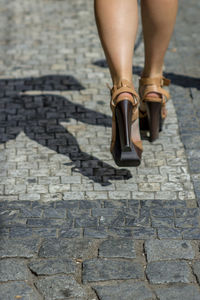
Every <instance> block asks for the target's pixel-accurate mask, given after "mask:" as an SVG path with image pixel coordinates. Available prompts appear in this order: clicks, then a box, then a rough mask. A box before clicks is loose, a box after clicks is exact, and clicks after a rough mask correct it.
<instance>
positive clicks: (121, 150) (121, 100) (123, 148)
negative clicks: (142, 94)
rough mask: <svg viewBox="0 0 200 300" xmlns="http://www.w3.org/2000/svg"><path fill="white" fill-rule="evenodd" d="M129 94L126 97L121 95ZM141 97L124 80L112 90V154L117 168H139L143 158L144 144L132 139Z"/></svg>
mask: <svg viewBox="0 0 200 300" xmlns="http://www.w3.org/2000/svg"><path fill="white" fill-rule="evenodd" d="M124 92H126V93H129V94H128V96H126V97H124V96H123V95H120V94H121V93H124ZM138 103H139V97H138V95H137V93H136V92H135V90H134V88H133V85H132V84H131V83H129V82H128V81H127V80H125V79H124V80H122V81H121V82H120V83H119V85H118V86H114V87H113V88H112V89H111V102H110V105H111V109H112V113H113V116H112V141H111V146H110V152H111V154H112V156H113V159H114V161H115V163H116V165H117V166H120V167H137V166H139V165H140V162H141V156H142V150H143V149H142V142H141V140H140V141H135V140H133V139H132V138H131V126H132V124H133V122H135V120H136V119H137V118H138Z"/></svg>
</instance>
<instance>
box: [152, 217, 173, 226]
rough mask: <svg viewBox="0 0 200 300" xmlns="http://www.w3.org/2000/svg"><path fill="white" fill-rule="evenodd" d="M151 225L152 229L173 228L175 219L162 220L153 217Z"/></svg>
mask: <svg viewBox="0 0 200 300" xmlns="http://www.w3.org/2000/svg"><path fill="white" fill-rule="evenodd" d="M151 224H152V227H156V228H157V227H158V228H160V227H167V226H168V227H173V226H174V219H173V218H160V217H157V218H155V217H151Z"/></svg>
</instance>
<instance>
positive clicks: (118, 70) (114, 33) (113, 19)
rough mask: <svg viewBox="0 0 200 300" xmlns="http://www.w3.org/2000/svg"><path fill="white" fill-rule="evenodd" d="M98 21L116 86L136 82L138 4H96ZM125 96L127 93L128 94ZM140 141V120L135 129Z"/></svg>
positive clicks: (121, 0)
mask: <svg viewBox="0 0 200 300" xmlns="http://www.w3.org/2000/svg"><path fill="white" fill-rule="evenodd" d="M94 9H95V18H96V24H97V28H98V33H99V37H100V40H101V43H102V47H103V49H104V53H105V56H106V59H107V62H108V66H109V70H110V74H111V77H112V81H113V84H117V83H118V82H119V81H120V80H121V79H126V80H128V81H130V82H132V63H133V49H134V42H135V38H136V34H137V26H138V7H137V0H95V1H94ZM124 96H125V93H124ZM132 132H133V135H134V139H135V140H140V134H139V127H138V120H137V121H136V122H134V125H133V126H132Z"/></svg>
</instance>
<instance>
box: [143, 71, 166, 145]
mask: <svg viewBox="0 0 200 300" xmlns="http://www.w3.org/2000/svg"><path fill="white" fill-rule="evenodd" d="M169 84H170V80H169V79H167V78H165V77H159V78H149V77H142V78H141V79H140V81H139V94H140V101H141V103H145V107H146V110H145V111H141V110H139V122H140V129H141V130H144V131H149V133H150V142H153V141H155V140H156V139H158V137H159V132H160V131H162V127H163V123H164V120H165V118H166V116H167V110H166V102H167V101H168V100H169V99H170V94H169V93H168V92H167V91H166V90H165V89H164V88H163V86H168V85H169ZM152 92H153V93H157V94H158V97H152V96H149V93H152Z"/></svg>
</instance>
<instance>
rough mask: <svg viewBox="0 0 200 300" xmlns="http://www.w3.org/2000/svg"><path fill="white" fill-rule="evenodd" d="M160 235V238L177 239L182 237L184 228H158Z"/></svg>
mask: <svg viewBox="0 0 200 300" xmlns="http://www.w3.org/2000/svg"><path fill="white" fill-rule="evenodd" d="M157 230H158V237H159V238H160V239H169V238H170V239H176V238H180V239H181V238H182V232H183V229H182V228H170V227H166V228H164V227H163V228H158V229H157Z"/></svg>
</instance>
